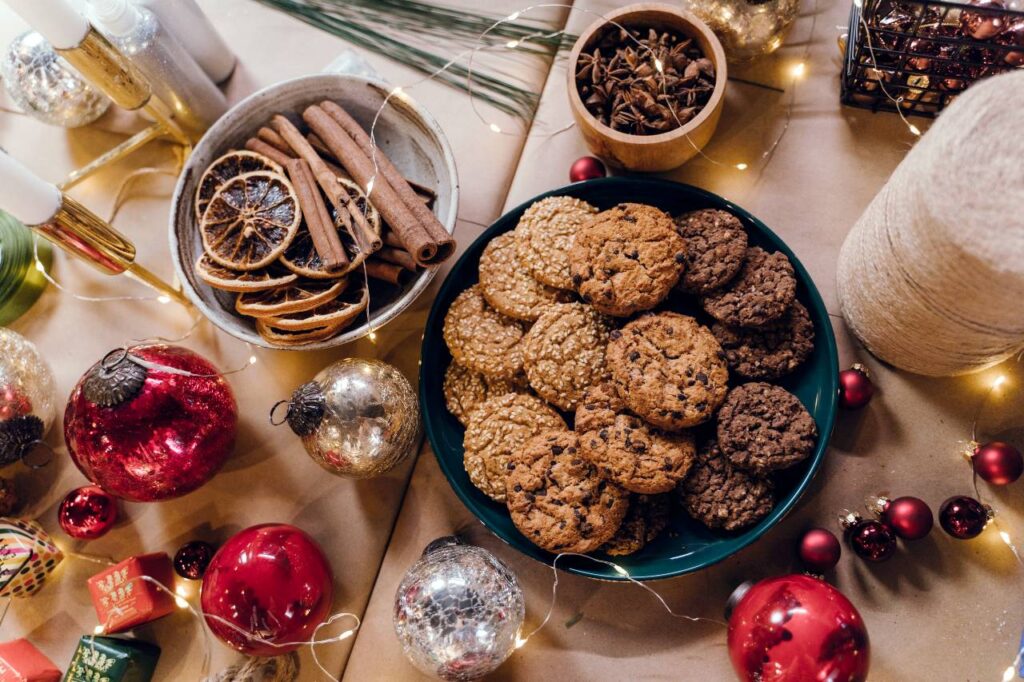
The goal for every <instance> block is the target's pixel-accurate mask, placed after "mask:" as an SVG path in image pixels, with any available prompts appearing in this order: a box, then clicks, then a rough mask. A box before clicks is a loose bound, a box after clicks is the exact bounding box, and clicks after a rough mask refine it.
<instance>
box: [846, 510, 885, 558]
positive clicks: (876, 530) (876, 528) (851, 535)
mask: <svg viewBox="0 0 1024 682" xmlns="http://www.w3.org/2000/svg"><path fill="white" fill-rule="evenodd" d="M846 541H847V542H849V543H850V547H852V548H853V553H854V554H856V555H857V556H859V557H860V558H861V559H864V560H865V561H870V562H872V563H881V562H882V561H888V560H889V559H891V558H892V555H893V554H894V553H895V552H896V534H895V533H893V531H892V528H889V526H887V525H885V524H884V523H882V522H881V521H876V520H874V519H861V520H859V521H857V522H856V523H854V524H853V525H852V526H850V528H849V529H847V531H846Z"/></svg>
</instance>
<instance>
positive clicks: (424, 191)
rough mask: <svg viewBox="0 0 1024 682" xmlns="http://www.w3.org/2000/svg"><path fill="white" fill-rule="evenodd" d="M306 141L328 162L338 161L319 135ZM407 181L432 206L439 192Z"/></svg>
mask: <svg viewBox="0 0 1024 682" xmlns="http://www.w3.org/2000/svg"><path fill="white" fill-rule="evenodd" d="M306 139H307V140H309V143H310V144H311V145H312V146H313V149H315V150H317V151H318V152H320V155H321V156H323V157H325V158H326V159H327V160H328V161H337V159H335V158H334V155H333V154H331V150H330V149H328V148H327V145H325V144H324V141H323V140H321V139H320V136H319V135H317V134H316V133H310V134H309V135H306ZM327 165H328V166H330V165H331V164H330V163H328V164H327ZM405 181H406V182H408V183H409V186H410V187H412V189H413V191H414V192H416V194H419V195H420V199H422V200H423V203H425V204H427V205H428V206H429V205H430V204H431V202H433V201H434V199H436V198H437V192H435V191H434V190H432V189H430V188H429V187H427V186H426V185H421V184H420V183H418V182H416V181H415V180H410V179H409V178H405Z"/></svg>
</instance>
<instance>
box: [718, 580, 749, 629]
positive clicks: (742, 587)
mask: <svg viewBox="0 0 1024 682" xmlns="http://www.w3.org/2000/svg"><path fill="white" fill-rule="evenodd" d="M753 586H754V581H753V580H745V581H744V582H742V583H740V584H739V585H737V586H736V589H735V590H733V591H732V594H730V595H729V598H728V599H726V600H725V619H726V620H729V618H730V617H731V616H732V612H733V610H734V609H735V608H736V605H737V604H739V603H740V602H741V601H743V597H745V596H747V592H750V588H751V587H753Z"/></svg>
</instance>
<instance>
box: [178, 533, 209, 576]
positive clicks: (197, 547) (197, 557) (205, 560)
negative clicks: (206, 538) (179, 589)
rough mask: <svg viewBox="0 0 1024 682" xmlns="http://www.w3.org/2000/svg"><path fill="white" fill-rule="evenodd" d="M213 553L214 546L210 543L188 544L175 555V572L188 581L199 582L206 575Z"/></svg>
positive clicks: (200, 541)
mask: <svg viewBox="0 0 1024 682" xmlns="http://www.w3.org/2000/svg"><path fill="white" fill-rule="evenodd" d="M213 552H214V549H213V545H211V544H210V543H209V542H203V541H202V540H193V541H192V542H186V543H185V544H184V545H182V546H181V548H180V549H179V550H178V551H177V552H175V554H174V572H175V573H177V574H178V575H180V576H181V577H182V578H185V579H186V580H199V579H200V578H202V577H203V575H205V574H206V569H207V568H208V567H209V565H210V561H211V560H212V559H213Z"/></svg>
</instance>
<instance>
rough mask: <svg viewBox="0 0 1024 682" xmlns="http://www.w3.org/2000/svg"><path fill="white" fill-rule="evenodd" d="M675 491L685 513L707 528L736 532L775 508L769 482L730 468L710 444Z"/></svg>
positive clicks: (715, 446) (710, 442)
mask: <svg viewBox="0 0 1024 682" xmlns="http://www.w3.org/2000/svg"><path fill="white" fill-rule="evenodd" d="M679 491H680V494H681V497H682V502H683V506H684V507H685V508H686V511H687V512H689V514H690V516H692V517H693V518H694V519H696V520H697V521H700V522H701V523H703V524H704V525H705V526H707V527H708V528H720V529H722V530H730V531H731V530H739V529H740V528H745V527H746V526H749V525H751V524H754V523H757V522H758V521H760V520H761V519H762V518H764V517H765V516H766V515H767V514H768V512H770V511H771V510H772V507H774V506H775V495H774V493H773V492H772V483H771V481H769V480H767V479H764V478H758V477H756V476H753V475H751V474H748V473H747V472H745V471H742V470H740V469H737V468H736V467H734V466H733V465H732V464H730V463H729V460H728V459H726V458H725V456H724V455H723V454H722V452H721V450H719V449H718V444H717V443H715V442H714V441H709V442H708V443H705V444H704V446H703V447H701V449H700V451H699V452H698V453H697V463H696V464H695V465H694V467H693V471H691V472H690V475H689V476H688V477H687V478H686V481H684V482H683V485H682V486H680V488H679Z"/></svg>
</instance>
